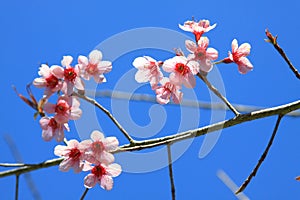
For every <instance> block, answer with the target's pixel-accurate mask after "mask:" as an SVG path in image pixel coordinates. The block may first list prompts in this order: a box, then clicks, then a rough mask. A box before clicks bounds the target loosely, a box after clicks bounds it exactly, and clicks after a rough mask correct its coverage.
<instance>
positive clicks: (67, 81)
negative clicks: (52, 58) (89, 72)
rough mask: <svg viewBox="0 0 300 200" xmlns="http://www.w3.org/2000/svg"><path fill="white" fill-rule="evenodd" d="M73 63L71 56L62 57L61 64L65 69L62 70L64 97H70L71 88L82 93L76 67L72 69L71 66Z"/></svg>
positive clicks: (81, 85)
mask: <svg viewBox="0 0 300 200" xmlns="http://www.w3.org/2000/svg"><path fill="white" fill-rule="evenodd" d="M72 61H73V58H72V56H64V57H63V59H62V61H61V64H62V66H64V67H65V69H64V83H63V87H62V91H63V92H64V93H65V94H66V95H71V94H72V93H73V88H74V87H75V88H76V89H78V90H81V91H84V84H83V81H82V80H81V78H80V71H79V68H78V66H75V67H74V68H73V67H72V66H71V63H72Z"/></svg>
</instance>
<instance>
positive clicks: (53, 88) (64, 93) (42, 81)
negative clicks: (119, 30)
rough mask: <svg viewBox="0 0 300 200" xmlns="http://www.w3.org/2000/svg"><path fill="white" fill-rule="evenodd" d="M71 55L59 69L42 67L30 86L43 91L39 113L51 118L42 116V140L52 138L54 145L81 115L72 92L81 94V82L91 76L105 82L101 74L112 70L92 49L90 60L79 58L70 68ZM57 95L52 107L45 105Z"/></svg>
mask: <svg viewBox="0 0 300 200" xmlns="http://www.w3.org/2000/svg"><path fill="white" fill-rule="evenodd" d="M72 61H73V58H72V56H63V59H62V61H61V66H59V65H52V66H51V67H49V66H48V65H47V64H42V65H41V67H40V69H39V72H38V74H39V75H40V77H39V78H36V79H34V81H33V85H34V86H36V87H38V88H44V97H43V101H42V102H43V104H42V105H41V106H42V110H43V112H46V113H47V114H51V115H53V116H50V117H49V116H44V117H42V118H41V119H40V125H41V127H42V130H43V131H42V137H43V139H44V140H45V141H50V140H51V139H53V138H55V139H56V141H57V142H61V141H62V140H63V139H64V131H65V130H66V131H69V130H70V129H69V126H68V121H69V120H76V119H78V118H80V116H81V113H82V111H81V109H80V108H79V106H80V102H79V100H78V98H76V97H74V96H72V93H73V91H74V89H75V90H77V91H80V92H81V93H83V92H84V82H83V80H82V79H85V80H89V79H90V77H93V78H94V80H95V81H96V82H97V83H102V82H105V81H106V79H105V77H104V75H103V74H105V73H108V72H110V71H111V69H112V64H111V62H109V61H102V53H101V51H99V50H93V51H92V52H91V53H90V54H89V57H88V58H87V57H85V56H82V55H81V56H79V57H78V63H77V64H76V65H74V66H72ZM54 93H57V94H58V99H57V102H56V103H55V104H53V103H50V102H48V99H49V97H50V96H52V95H53V94H54Z"/></svg>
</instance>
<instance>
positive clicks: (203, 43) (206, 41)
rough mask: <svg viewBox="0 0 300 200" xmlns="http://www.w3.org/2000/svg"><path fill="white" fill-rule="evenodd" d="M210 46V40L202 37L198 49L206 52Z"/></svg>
mask: <svg viewBox="0 0 300 200" xmlns="http://www.w3.org/2000/svg"><path fill="white" fill-rule="evenodd" d="M208 44H209V39H208V38H207V37H201V38H200V40H199V41H198V47H200V48H201V49H203V50H206V49H207V47H208Z"/></svg>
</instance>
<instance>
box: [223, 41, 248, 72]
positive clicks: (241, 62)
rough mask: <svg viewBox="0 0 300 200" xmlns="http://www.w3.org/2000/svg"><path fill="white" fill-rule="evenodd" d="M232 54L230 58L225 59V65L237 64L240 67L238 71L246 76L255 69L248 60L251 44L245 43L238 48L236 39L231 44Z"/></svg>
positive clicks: (230, 53)
mask: <svg viewBox="0 0 300 200" xmlns="http://www.w3.org/2000/svg"><path fill="white" fill-rule="evenodd" d="M231 48H232V52H228V57H227V58H225V59H223V62H224V63H232V62H235V63H236V64H237V65H238V70H239V72H240V73H241V74H246V73H247V72H248V71H251V70H252V69H253V65H252V64H251V62H250V61H249V60H248V58H246V56H248V55H249V54H250V49H251V46H250V44H249V43H243V44H241V46H238V42H237V40H236V39H234V40H233V41H232V43H231Z"/></svg>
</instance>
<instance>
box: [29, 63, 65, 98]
mask: <svg viewBox="0 0 300 200" xmlns="http://www.w3.org/2000/svg"><path fill="white" fill-rule="evenodd" d="M38 74H39V75H40V76H41V77H39V78H35V79H34V81H33V85H34V86H36V87H38V88H45V92H44V94H45V95H46V96H50V95H51V94H53V93H55V92H57V91H59V90H61V88H62V81H61V79H62V78H63V77H64V69H63V68H62V67H60V66H58V65H52V66H51V67H50V68H49V66H48V65H46V64H42V65H41V67H40V68H39V72H38Z"/></svg>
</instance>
